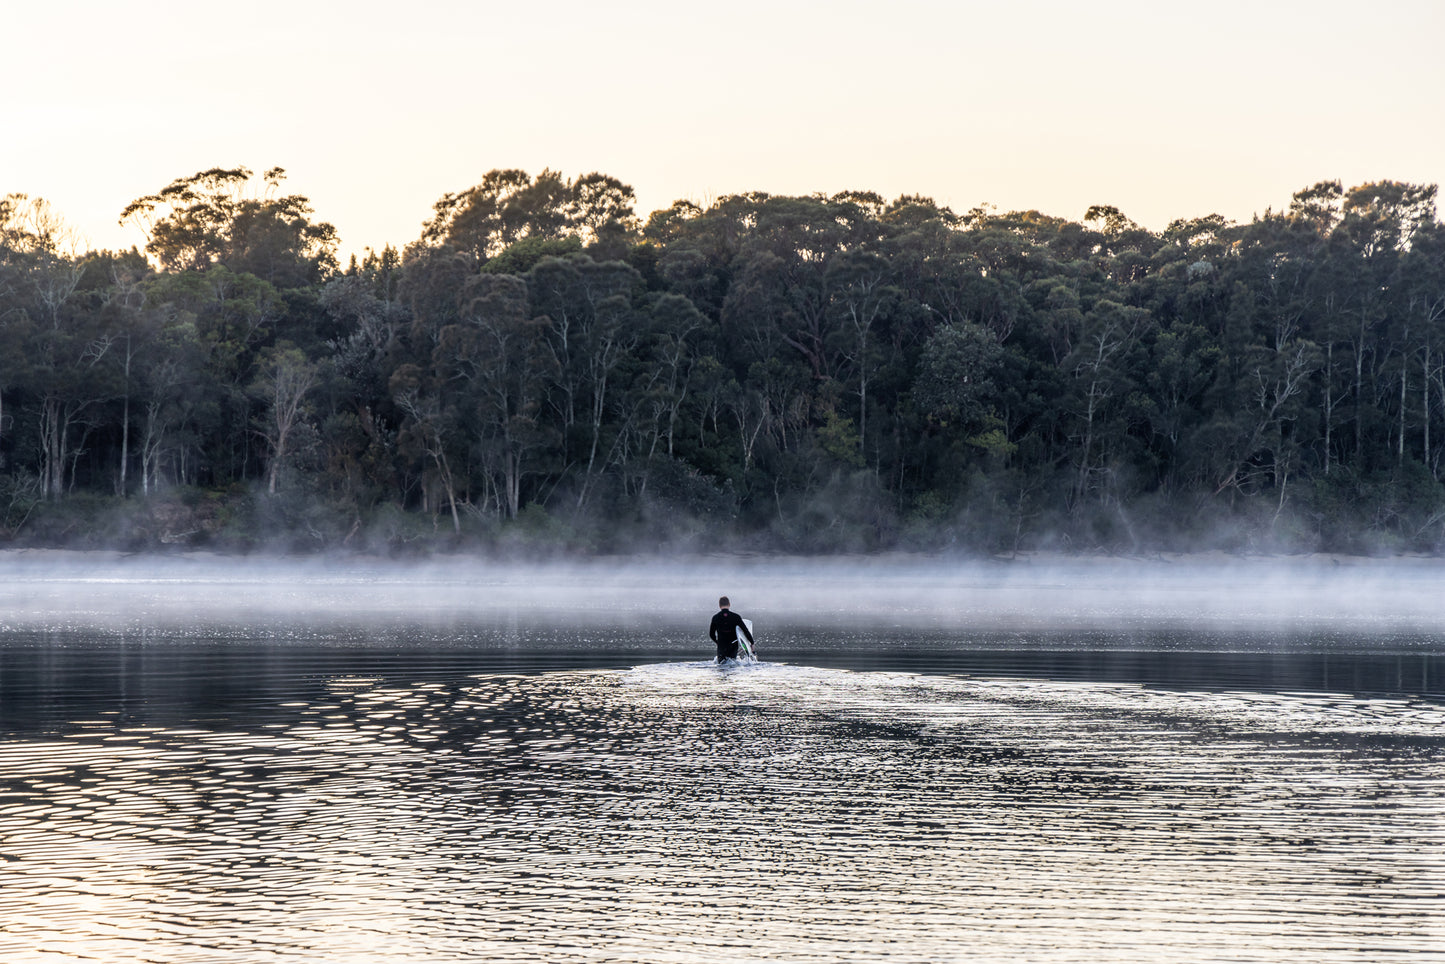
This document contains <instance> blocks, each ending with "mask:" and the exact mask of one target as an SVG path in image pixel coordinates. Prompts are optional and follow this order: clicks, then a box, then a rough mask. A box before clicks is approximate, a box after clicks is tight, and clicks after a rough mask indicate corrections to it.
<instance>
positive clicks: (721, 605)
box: [717, 596, 732, 609]
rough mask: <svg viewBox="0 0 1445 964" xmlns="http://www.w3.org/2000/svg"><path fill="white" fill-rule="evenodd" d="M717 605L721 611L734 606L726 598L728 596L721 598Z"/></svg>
mask: <svg viewBox="0 0 1445 964" xmlns="http://www.w3.org/2000/svg"><path fill="white" fill-rule="evenodd" d="M717 604H718V608H719V609H726V608H728V607H729V606H731V605H732V603H730V602H728V597H726V596H723V597H722V598H720V599H719V600H718V601H717Z"/></svg>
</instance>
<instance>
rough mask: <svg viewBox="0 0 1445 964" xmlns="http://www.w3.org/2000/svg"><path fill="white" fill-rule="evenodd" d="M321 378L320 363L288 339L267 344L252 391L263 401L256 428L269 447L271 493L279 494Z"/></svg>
mask: <svg viewBox="0 0 1445 964" xmlns="http://www.w3.org/2000/svg"><path fill="white" fill-rule="evenodd" d="M318 381H319V371H318V366H317V364H316V363H315V362H313V361H311V360H310V359H309V358H307V357H306V354H305V353H304V352H302V351H301V350H300V349H299V348H297V347H296V346H294V345H291V344H289V343H286V342H282V343H278V344H276V345H274V346H272V347H270V348H268V349H267V350H266V351H265V352H264V353H263V355H262V357H261V358H260V360H259V362H258V364H257V366H256V380H255V382H254V383H253V384H252V386H251V392H252V394H253V395H254V396H255V397H256V398H257V399H258V400H259V401H260V402H261V404H262V414H261V415H260V416H259V417H258V418H257V419H256V431H257V434H259V435H260V436H261V437H262V438H263V439H265V441H266V445H267V448H268V449H269V450H270V463H269V465H268V466H267V469H266V491H267V493H269V494H270V495H275V494H276V486H277V481H278V479H279V478H280V476H281V470H282V468H283V467H284V466H285V464H286V461H287V458H288V457H289V456H291V455H292V451H293V449H294V447H295V439H296V436H297V435H298V434H299V430H300V429H301V428H302V427H303V426H304V425H305V419H306V417H307V414H308V413H307V408H306V406H307V400H308V396H309V395H310V394H311V392H312V390H313V389H314V388H315V387H316V385H317V382H318Z"/></svg>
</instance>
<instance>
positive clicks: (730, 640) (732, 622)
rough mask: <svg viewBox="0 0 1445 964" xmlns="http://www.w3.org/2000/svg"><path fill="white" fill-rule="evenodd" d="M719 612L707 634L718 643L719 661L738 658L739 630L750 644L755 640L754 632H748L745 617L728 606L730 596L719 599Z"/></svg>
mask: <svg viewBox="0 0 1445 964" xmlns="http://www.w3.org/2000/svg"><path fill="white" fill-rule="evenodd" d="M717 605H718V614H717V615H716V616H714V617H713V618H712V625H710V626H708V628H707V634H708V635H709V636H710V637H712V641H713V642H714V643H717V661H718V662H719V663H721V662H722V661H723V660H725V659H737V658H738V632H739V631H741V632H742V634H743V635H744V636H746V637H747V638H748V645H749V646H751V645H752V642H753V634H752V633H750V632H748V627H747V626H745V625H744V624H743V618H742V617H741V616H739V615H738V614H737V613H735V612H733V611H732V610H731V609H729V608H728V607H729V606H730V605H732V604H731V603H729V602H728V597H726V596H723V597H722V598H721V599H719V600H718V601H717Z"/></svg>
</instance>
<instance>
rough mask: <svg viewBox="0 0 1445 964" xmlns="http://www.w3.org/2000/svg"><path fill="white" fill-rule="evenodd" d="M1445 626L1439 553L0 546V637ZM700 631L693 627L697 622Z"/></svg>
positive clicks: (1444, 579)
mask: <svg viewBox="0 0 1445 964" xmlns="http://www.w3.org/2000/svg"><path fill="white" fill-rule="evenodd" d="M720 594H727V595H728V596H730V597H731V599H732V601H733V608H734V609H736V610H737V611H739V612H740V613H742V614H743V615H745V616H748V617H750V618H752V619H754V620H755V621H757V622H758V623H759V625H760V626H767V627H770V628H774V629H781V628H783V627H787V626H793V627H797V626H820V625H822V626H828V625H846V626H853V627H856V626H878V627H898V628H941V629H953V628H956V629H957V630H958V631H959V632H960V633H967V632H969V631H984V630H989V631H997V630H1009V629H1020V630H1044V629H1050V630H1068V629H1071V628H1079V629H1112V628H1149V627H1161V628H1163V627H1193V628H1200V629H1207V628H1228V627H1239V628H1256V629H1265V630H1321V629H1324V630H1329V629H1339V630H1346V631H1350V632H1370V631H1393V630H1412V631H1417V632H1418V631H1425V632H1434V631H1436V630H1440V631H1445V602H1442V600H1445V563H1442V562H1441V561H1439V560H1433V559H1430V560H1410V559H1390V560H1363V559H1337V558H1308V559H1294V560H1282V559H1256V558H1244V559H1240V558H1232V557H1223V556H1221V557H1205V558H1197V557H1196V558H1189V559H1173V560H1170V559H1152V560H1109V559H1057V558H1053V559H1044V558H1031V559H1023V560H1017V561H1012V562H951V561H942V560H927V559H919V558H914V557H910V558H888V559H876V558H862V559H837V558H829V559H777V558H759V559H747V558H737V557H729V558H706V557H701V558H690V559H674V560H650V561H625V560H615V559H607V560H596V561H589V562H585V563H576V564H551V565H536V564H512V563H488V562H483V561H478V560H471V559H452V560H447V561H443V562H430V563H427V564H419V565H408V564H403V563H391V562H362V561H355V560H352V561H347V562H344V563H338V562H332V563H323V562H316V561H293V560H257V559H254V558H249V559H239V558H218V557H208V556H180V557H159V558H145V557H125V556H120V555H115V554H106V553H45V552H26V551H13V552H5V553H0V631H4V630H7V629H9V630H21V629H90V628H95V629H103V630H107V631H118V632H127V631H132V630H145V629H147V628H157V629H169V628H175V627H186V626H196V627H202V626H217V625H227V624H237V623H245V622H250V621H257V620H260V621H265V622H267V623H268V624H270V625H272V626H273V627H274V626H275V625H276V624H278V623H279V624H281V625H283V626H284V625H286V624H288V623H292V622H294V623H295V624H296V625H297V626H298V627H300V626H303V625H308V624H313V623H314V622H316V621H326V620H331V621H339V622H344V623H351V624H355V623H360V624H375V625H377V626H396V625H412V624H419V625H426V624H443V623H444V624H453V625H454V624H457V623H459V622H465V621H468V620H477V621H482V622H493V621H495V620H497V619H499V618H500V619H509V620H510V619H517V620H524V621H528V622H533V621H536V622H548V623H561V624H577V625H584V626H585V625H589V624H591V625H609V626H615V625H618V624H635V625H637V626H638V627H639V630H642V629H646V628H654V627H659V626H665V627H687V626H690V625H693V624H698V625H700V626H705V625H706V622H707V619H708V617H709V616H710V615H711V614H712V612H713V611H714V609H715V604H716V602H717V597H718V596H719V595H720ZM700 632H701V630H700Z"/></svg>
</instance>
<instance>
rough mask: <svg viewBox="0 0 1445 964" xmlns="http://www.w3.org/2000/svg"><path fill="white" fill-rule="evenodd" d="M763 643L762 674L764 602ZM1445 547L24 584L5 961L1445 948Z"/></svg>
mask: <svg viewBox="0 0 1445 964" xmlns="http://www.w3.org/2000/svg"><path fill="white" fill-rule="evenodd" d="M722 592H726V593H728V594H729V595H730V596H731V597H732V599H733V603H734V608H735V609H737V610H738V611H739V612H740V613H742V614H743V615H745V616H748V617H749V618H751V619H753V620H754V622H755V624H756V629H757V634H758V642H759V655H760V656H761V657H762V660H763V661H762V662H760V663H758V664H756V665H751V666H738V667H728V668H723V667H717V666H714V665H711V663H710V662H709V661H708V657H709V656H710V654H711V644H710V643H709V642H708V641H707V639H706V626H707V621H708V618H709V617H710V616H711V614H712V612H713V611H714V609H715V606H714V604H715V602H716V599H717V596H718V594H719V593H722ZM1442 600H1445V567H1442V565H1441V564H1440V563H1439V562H1436V561H1416V562H1392V563H1369V564H1366V563H1349V562H1346V563H1344V564H1341V563H1340V562H1339V561H1333V560H1324V561H1319V560H1310V561H1304V562H1299V563H1297V564H1293V565H1287V564H1284V563H1280V562H1277V561H1261V560H1243V561H1242V560H1228V559H1225V560H1210V561H1207V562H1206V563H1204V564H1202V565H1197V566H1196V565H1190V566H1182V565H1179V564H1177V563H1171V562H1166V561H1163V560H1142V561H1131V562H1125V563H1109V564H1082V563H1062V564H1059V565H1057V566H1045V565H1040V564H1025V563H1015V564H1012V565H1008V564H1002V563H999V564H992V565H964V564H952V563H947V562H921V561H918V560H874V561H869V560H851V561H834V562H806V561H796V560H795V561H790V562H779V561H759V560H752V561H749V560H736V559H734V560H691V561H682V562H667V563H656V564H649V565H633V564H612V563H597V564H589V565H581V566H574V567H509V566H481V565H462V564H455V565H442V566H431V567H414V568H404V567H400V566H393V565H382V564H376V565H371V566H366V565H361V564H357V563H350V564H347V565H345V566H335V567H328V566H323V565H320V564H314V565H304V564H295V563H292V564H282V563H268V564H263V565H257V564H246V563H241V562H234V561H233V562H227V561H225V560H197V559H170V560H128V559H123V558H120V557H109V556H101V557H69V556H66V557H58V558H57V557H51V556H25V555H22V554H16V555H15V556H14V557H13V558H6V559H0V960H4V961H5V962H6V964H21V962H58V961H80V960H87V961H104V962H112V964H129V962H182V961H208V962H215V961H247V962H251V961H255V962H270V961H298V962H301V961H304V962H308V964H309V962H393V961H395V962H402V961H406V962H438V964H440V962H450V961H518V962H520V961H526V962H537V961H546V962H572V961H597V962H601V961H629V962H717V961H732V960H739V961H753V960H771V961H778V960H785V961H790V962H832V961H860V962H861V961H877V960H888V961H910V962H912V961H916V962H938V961H954V960H957V961H963V960H967V961H1000V962H1002V961H1009V962H1028V961H1046V962H1065V961H1087V962H1090V964H1098V962H1101V961H1280V962H1285V961H1287V962H1291V964H1297V962H1306V961H1307V962H1335V961H1358V962H1367V961H1368V962H1378V961H1382V960H1411V961H1417V960H1418V961H1427V960H1445V602H1442Z"/></svg>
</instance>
